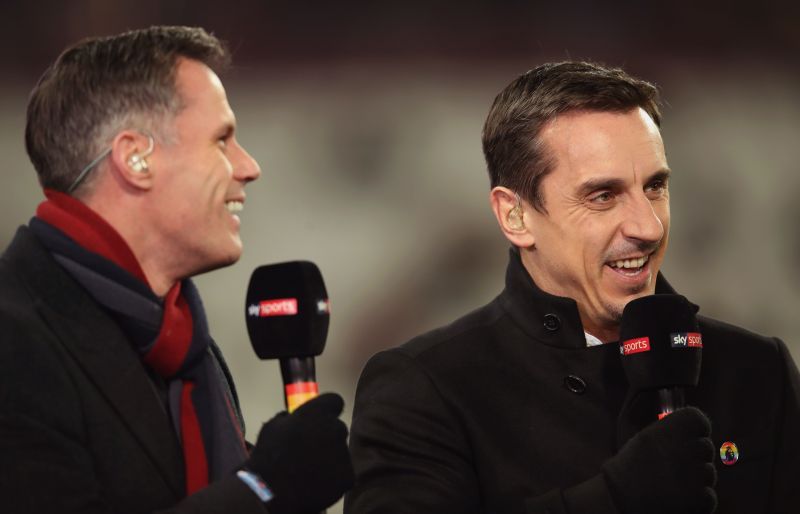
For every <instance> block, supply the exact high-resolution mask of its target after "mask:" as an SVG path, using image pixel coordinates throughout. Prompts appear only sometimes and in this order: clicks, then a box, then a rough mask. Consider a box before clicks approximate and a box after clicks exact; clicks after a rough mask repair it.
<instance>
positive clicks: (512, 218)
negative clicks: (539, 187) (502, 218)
mask: <svg viewBox="0 0 800 514" xmlns="http://www.w3.org/2000/svg"><path fill="white" fill-rule="evenodd" d="M514 196H515V197H516V198H517V205H515V206H514V208H513V209H511V210H510V211H508V216H507V217H506V220H507V221H508V224H509V226H510V227H511V228H512V229H514V230H522V229H523V228H524V227H525V222H524V221H523V220H522V216H523V212H522V202H521V201H520V198H519V195H518V194H516V193H514Z"/></svg>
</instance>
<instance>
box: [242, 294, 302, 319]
mask: <svg viewBox="0 0 800 514" xmlns="http://www.w3.org/2000/svg"><path fill="white" fill-rule="evenodd" d="M247 314H249V315H250V316H253V317H258V318H266V317H270V316H295V315H296V314H297V298H277V299H275V300H264V301H262V302H259V303H258V304H252V305H249V306H248V307H247Z"/></svg>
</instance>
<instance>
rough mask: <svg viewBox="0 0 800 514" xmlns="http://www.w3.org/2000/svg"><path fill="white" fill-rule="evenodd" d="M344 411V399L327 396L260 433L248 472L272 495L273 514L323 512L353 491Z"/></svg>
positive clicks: (277, 418)
mask: <svg viewBox="0 0 800 514" xmlns="http://www.w3.org/2000/svg"><path fill="white" fill-rule="evenodd" d="M343 407H344V401H343V400H342V397H341V396H339V395H338V394H335V393H326V394H323V395H320V396H319V397H317V398H314V399H313V400H311V401H309V402H307V403H305V404H303V405H302V406H300V407H299V408H298V409H297V410H296V411H294V412H293V413H292V414H287V413H286V412H282V413H280V414H278V415H277V416H275V417H274V418H272V419H271V420H270V421H268V422H267V423H264V426H263V427H261V432H260V433H259V434H258V441H257V442H256V445H255V447H254V448H253V450H252V452H251V453H250V458H249V459H248V460H247V462H246V463H245V468H247V469H248V470H250V471H252V472H254V473H257V474H258V475H260V476H261V478H263V479H264V482H265V483H266V484H267V486H268V487H269V488H270V489H271V490H272V493H273V494H274V498H273V499H272V500H270V501H269V503H268V504H267V507H268V509H269V511H270V513H272V514H290V513H305V512H319V511H320V510H322V509H325V508H326V507H329V506H330V505H332V504H334V503H335V502H336V500H338V499H339V498H341V497H342V495H343V494H344V493H345V491H347V490H348V489H350V488H351V487H352V486H353V481H354V477H353V465H352V463H351V462H350V453H349V452H348V450H347V426H346V425H345V424H344V422H342V421H341V420H340V419H339V415H340V414H341V413H342V408H343Z"/></svg>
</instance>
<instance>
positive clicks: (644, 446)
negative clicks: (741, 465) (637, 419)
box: [603, 407, 717, 514]
mask: <svg viewBox="0 0 800 514" xmlns="http://www.w3.org/2000/svg"><path fill="white" fill-rule="evenodd" d="M710 435H711V422H710V421H709V420H708V418H707V417H706V416H705V414H703V413H702V412H701V411H700V410H698V409H696V408H694V407H686V408H683V409H678V410H676V411H675V412H673V413H672V414H670V415H669V416H667V417H666V418H664V419H662V420H660V421H656V422H654V423H652V424H651V425H649V426H648V427H647V428H645V429H643V430H642V431H640V432H639V433H638V434H636V435H635V436H633V438H631V439H630V440H629V441H628V442H627V443H626V444H625V445H624V446H623V447H622V449H620V451H619V452H618V453H617V455H615V456H614V457H612V458H611V459H609V460H608V461H606V463H605V464H604V465H603V473H604V475H605V478H606V482H607V483H608V486H609V490H610V492H611V496H612V497H613V499H614V502H615V503H616V505H617V507H618V508H619V509H620V510H621V511H622V512H623V513H625V514H644V513H647V514H661V513H663V514H679V513H687V514H688V513H692V514H695V513H697V514H700V513H702V514H709V513H711V512H714V510H715V509H716V508H717V495H716V492H715V491H714V485H715V484H716V482H717V472H716V469H715V468H714V464H713V462H714V445H713V444H712V442H711V439H710V438H709V436H710Z"/></svg>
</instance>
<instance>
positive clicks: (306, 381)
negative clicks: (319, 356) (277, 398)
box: [281, 356, 319, 414]
mask: <svg viewBox="0 0 800 514" xmlns="http://www.w3.org/2000/svg"><path fill="white" fill-rule="evenodd" d="M281 377H283V392H284V397H285V399H286V410H287V411H289V413H290V414H291V413H292V412H294V410H295V409H297V408H298V407H300V406H301V405H303V404H304V403H306V402H307V401H308V400H311V399H312V398H316V397H317V396H319V386H318V385H317V373H316V368H315V366H314V357H313V356H312V357H287V358H284V359H281Z"/></svg>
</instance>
